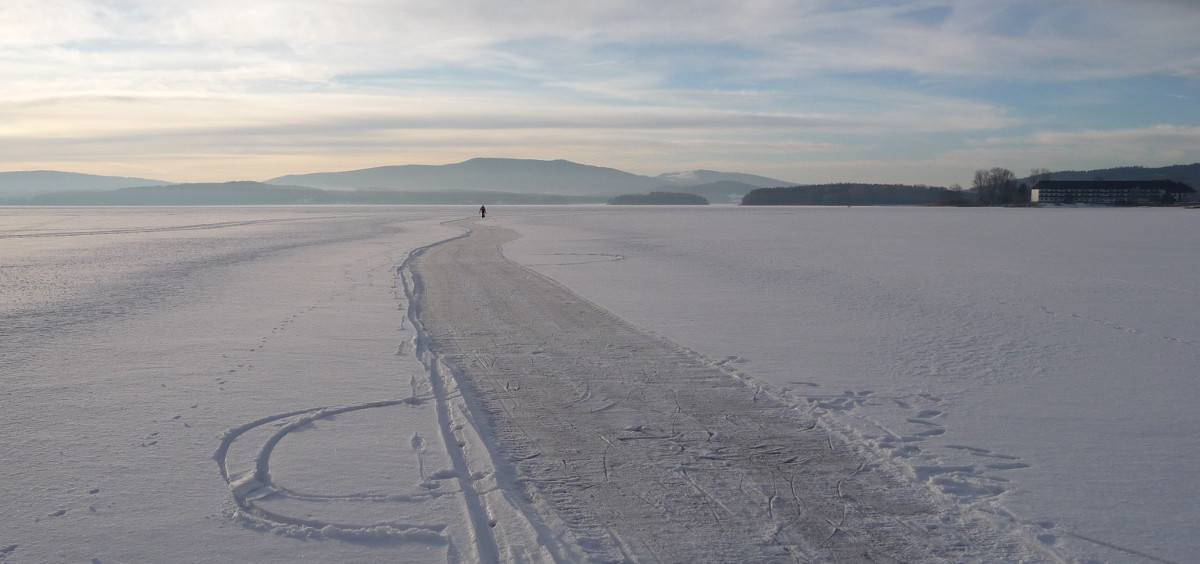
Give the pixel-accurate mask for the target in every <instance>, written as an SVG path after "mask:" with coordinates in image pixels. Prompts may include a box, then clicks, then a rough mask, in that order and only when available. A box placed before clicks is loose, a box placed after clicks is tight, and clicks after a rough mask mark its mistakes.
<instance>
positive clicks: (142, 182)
mask: <svg viewBox="0 0 1200 564" xmlns="http://www.w3.org/2000/svg"><path fill="white" fill-rule="evenodd" d="M167 184H174V183H173V182H167V181H165V180H151V179H149V178H134V177H127V176H101V175H96V174H82V173H78V172H59V171H54V170H24V171H15V172H0V199H8V198H23V197H28V196H35V195H38V194H52V193H55V192H91V191H100V190H119V189H121V188H133V187H137V186H165V185H167Z"/></svg>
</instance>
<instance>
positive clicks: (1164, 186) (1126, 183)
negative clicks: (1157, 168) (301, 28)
mask: <svg viewBox="0 0 1200 564" xmlns="http://www.w3.org/2000/svg"><path fill="white" fill-rule="evenodd" d="M1135 188H1137V189H1142V190H1162V191H1163V192H1166V193H1168V194H1195V193H1196V190H1195V189H1193V188H1192V187H1191V186H1188V185H1187V184H1184V183H1182V182H1175V181H1174V180H1167V179H1165V178H1162V179H1157V180H1039V181H1038V182H1037V183H1035V184H1034V185H1033V186H1032V189H1034V190H1103V189H1109V190H1111V189H1120V190H1132V189H1135Z"/></svg>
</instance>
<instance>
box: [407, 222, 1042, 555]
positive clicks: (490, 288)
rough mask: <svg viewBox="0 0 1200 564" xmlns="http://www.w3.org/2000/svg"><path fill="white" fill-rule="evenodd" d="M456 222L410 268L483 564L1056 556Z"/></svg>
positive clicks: (493, 234) (422, 335)
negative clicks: (522, 542)
mask: <svg viewBox="0 0 1200 564" xmlns="http://www.w3.org/2000/svg"><path fill="white" fill-rule="evenodd" d="M457 225H459V226H461V227H463V228H464V229H468V228H469V229H472V231H470V232H468V234H467V235H468V236H466V237H462V238H457V239H454V240H451V241H448V242H444V243H442V244H439V245H436V246H432V247H429V248H425V249H420V250H418V251H416V252H414V253H413V254H412V255H411V256H410V258H409V260H408V261H406V263H405V266H404V269H403V270H404V271H405V275H406V276H409V277H411V280H409V279H406V282H407V285H406V288H411V291H410V293H409V298H410V311H409V315H410V319H411V320H412V321H413V322H414V325H418V329H419V338H418V342H417V346H418V353H419V354H421V355H423V356H422V358H423V359H424V360H423V361H424V362H426V366H427V368H429V370H430V380H431V382H432V383H433V384H434V390H435V396H436V397H438V401H439V406H440V407H439V413H438V416H439V426H440V428H441V429H442V432H443V434H444V439H445V440H444V442H445V443H446V444H447V445H459V446H460V447H461V449H459V450H456V449H455V448H454V447H453V446H452V447H451V448H450V449H449V450H450V451H451V453H450V454H451V457H452V458H453V459H454V471H455V473H456V474H457V475H458V477H459V479H460V485H461V487H462V490H463V492H464V494H465V495H464V496H463V498H464V501H465V503H466V504H467V512H468V514H469V516H470V519H471V521H472V530H473V533H474V535H475V551H476V556H478V557H479V558H480V559H482V560H490V559H491V558H492V557H501V558H505V559H512V558H511V557H512V555H513V554H514V551H513V548H512V546H511V543H512V540H513V539H518V538H521V537H520V534H521V531H530V530H532V531H533V533H532V534H534V535H535V536H536V538H537V542H538V543H539V544H540V545H541V546H542V548H543V549H544V550H545V552H543V553H542V556H543V557H549V558H551V559H553V560H557V561H583V560H590V561H626V560H628V561H673V562H674V561H757V562H770V561H781V562H791V561H797V562H856V561H903V562H943V561H945V562H996V561H1005V562H1018V561H1020V562H1038V561H1055V558H1054V556H1053V555H1050V554H1047V553H1046V552H1045V549H1044V548H1043V547H1041V546H1040V544H1039V543H1038V542H1037V541H1036V540H1035V539H1033V538H1030V537H1029V535H1028V534H1027V533H1026V532H1025V531H1024V529H1023V528H1022V527H1021V526H1020V525H1019V524H1017V523H1013V522H1012V521H1011V518H1009V517H1007V516H1005V515H999V514H989V513H987V512H986V511H985V510H983V509H980V508H975V507H970V506H962V505H956V504H953V503H946V501H945V500H944V499H942V498H939V497H937V495H935V494H934V493H933V492H931V491H930V490H928V489H926V488H924V487H922V486H920V485H914V484H912V483H911V482H909V481H907V480H905V479H903V478H899V477H896V476H895V475H894V474H893V468H892V467H891V466H889V465H888V464H887V461H886V460H884V459H873V458H870V457H869V455H867V454H864V452H866V451H862V450H858V449H856V448H854V445H851V444H849V443H847V442H845V441H843V440H842V439H840V438H839V437H840V435H836V434H832V433H830V432H828V431H827V430H826V429H825V427H824V426H822V425H821V424H820V422H819V421H817V420H816V419H814V418H813V416H812V415H811V414H809V413H807V412H805V411H803V410H800V409H796V407H795V406H793V405H790V404H788V403H785V402H783V401H780V400H778V399H776V398H775V397H774V396H773V395H771V394H768V393H765V392H764V390H763V389H762V388H761V387H752V386H750V385H747V383H746V382H744V381H742V380H739V379H737V378H735V377H733V376H731V374H730V371H728V370H726V369H725V368H724V367H722V366H721V365H720V364H721V363H718V362H711V361H709V360H707V359H705V358H703V357H701V356H700V355H697V354H695V353H694V352H691V351H688V350H685V349H683V348H682V347H680V346H678V345H676V344H674V343H671V342H669V341H666V340H665V339H661V338H657V337H655V336H653V335H651V334H649V333H648V332H646V331H642V330H639V329H638V328H636V327H633V326H631V325H629V324H628V323H626V322H624V321H623V320H621V319H620V318H617V317H615V316H613V315H611V314H609V313H607V312H605V311H603V310H601V309H600V308H599V307H597V306H595V305H594V304H591V303H589V302H587V301H586V300H584V299H582V298H580V297H578V296H576V295H574V294H572V293H571V292H569V291H567V290H566V289H565V288H563V287H561V286H559V285H557V284H556V283H554V282H553V281H551V280H549V279H547V278H545V277H542V276H540V275H538V274H536V273H534V272H532V271H530V270H528V269H525V268H522V267H520V266H518V265H516V264H514V263H512V262H510V261H508V260H507V259H506V258H505V257H504V256H503V254H502V252H501V245H502V244H503V243H504V242H506V241H509V240H512V239H514V238H515V237H516V234H515V233H514V232H512V231H510V230H506V229H502V228H497V227H489V226H485V225H471V224H469V222H462V223H459V224H457ZM454 389H459V390H461V396H459V397H458V398H457V399H456V400H455V403H454V405H450V404H449V403H445V402H448V401H449V399H450V396H449V394H451V393H452V390H454ZM469 432H470V433H474V435H472V437H473V438H472V437H468V436H467V434H468V433H469ZM464 439H470V440H464ZM481 469H482V470H481ZM489 473H490V478H489V479H488V480H483V479H480V478H483V477H485V476H488V474H489ZM508 520H514V521H518V523H515V524H513V523H509V522H507V521H508ZM559 543H561V544H559Z"/></svg>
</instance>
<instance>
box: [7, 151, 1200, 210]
mask: <svg viewBox="0 0 1200 564" xmlns="http://www.w3.org/2000/svg"><path fill="white" fill-rule="evenodd" d="M1043 178H1046V179H1052V180H1095V179H1104V180H1149V179H1158V178H1164V179H1168V180H1174V181H1177V182H1183V183H1184V184H1187V185H1189V186H1192V187H1200V163H1195V164H1190V165H1173V166H1166V167H1158V168H1146V167H1137V166H1134V167H1119V168H1110V169H1100V170H1090V171H1060V172H1051V173H1049V174H1048V175H1045V176H1044V177H1043ZM1021 180H1022V181H1025V182H1028V183H1030V184H1032V182H1033V181H1034V180H1036V179H1031V178H1024V179H1021ZM797 185H798V184H797V183H795V182H787V181H783V180H777V179H773V178H767V177H764V176H756V175H753V174H744V173H737V172H718V171H712V170H693V171H686V172H672V173H665V174H660V175H657V176H642V175H637V174H631V173H628V172H624V171H620V170H617V169H613V168H605V167H598V166H590V165H584V164H579V163H574V162H571V161H565V160H554V161H543V160H530V159H472V160H469V161H464V162H461V163H454V164H448V165H401V166H385V167H375V168H368V169H361V170H350V171H344V172H322V173H312V174H296V175H287V176H281V177H278V178H274V179H271V180H268V181H267V182H265V183H264V182H225V183H208V184H177V183H173V182H169V181H165V180H153V179H147V178H131V177H118V176H101V175H94V174H82V173H74V172H57V171H48V170H37V171H18V172H0V204H5V205H30V204H32V205H139V204H140V205H149V204H151V203H159V204H161V205H186V204H188V203H204V204H231V205H236V204H253V203H263V204H265V203H297V204H301V203H361V204H369V203H388V204H440V203H447V204H459V203H470V202H480V203H511V204H518V203H523V204H539V203H541V204H556V203H584V202H603V201H606V200H608V199H610V198H612V197H614V196H618V195H624V194H647V193H649V192H677V193H686V194H695V195H699V196H703V197H704V198H706V199H708V200H709V201H710V202H713V203H741V200H742V197H743V196H745V195H746V194H747V193H749V192H750V191H752V190H755V189H757V188H779V187H790V186H797ZM801 186H803V185H801Z"/></svg>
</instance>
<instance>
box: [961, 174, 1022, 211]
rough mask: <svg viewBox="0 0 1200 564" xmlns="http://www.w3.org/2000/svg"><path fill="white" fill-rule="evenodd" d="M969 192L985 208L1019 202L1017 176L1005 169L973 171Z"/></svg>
mask: <svg viewBox="0 0 1200 564" xmlns="http://www.w3.org/2000/svg"><path fill="white" fill-rule="evenodd" d="M971 190H972V191H974V192H975V194H976V197H978V198H979V203H981V204H983V205H985V206H997V205H1004V204H1012V203H1017V201H1018V200H1019V194H1018V192H1019V191H1018V187H1017V176H1016V175H1015V174H1013V172H1012V171H1011V170H1008V169H1007V168H1000V167H996V168H993V169H991V170H984V169H979V170H977V171H975V179H974V181H972V183H971Z"/></svg>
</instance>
